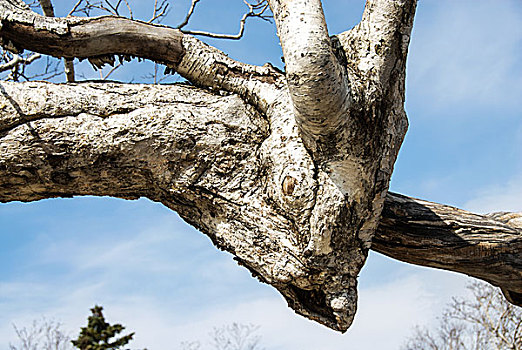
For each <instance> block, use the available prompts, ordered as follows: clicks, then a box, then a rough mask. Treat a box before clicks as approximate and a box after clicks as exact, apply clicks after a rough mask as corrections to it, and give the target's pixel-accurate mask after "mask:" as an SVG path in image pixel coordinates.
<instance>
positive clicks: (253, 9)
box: [178, 0, 271, 40]
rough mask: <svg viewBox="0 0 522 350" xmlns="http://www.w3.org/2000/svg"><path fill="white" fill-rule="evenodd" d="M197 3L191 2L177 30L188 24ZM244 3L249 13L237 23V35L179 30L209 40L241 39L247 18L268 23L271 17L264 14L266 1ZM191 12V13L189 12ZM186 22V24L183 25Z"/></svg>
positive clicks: (258, 0)
mask: <svg viewBox="0 0 522 350" xmlns="http://www.w3.org/2000/svg"><path fill="white" fill-rule="evenodd" d="M197 2H199V0H193V1H192V6H191V8H190V10H189V13H188V14H187V17H186V18H185V21H183V23H182V24H181V25H179V26H178V28H179V29H180V28H182V27H183V26H185V25H186V24H187V23H188V20H189V19H190V17H191V16H192V12H193V11H194V10H193V7H194V6H195V4H196V3H197ZM244 3H245V4H246V5H247V6H248V9H249V11H248V12H247V13H245V14H244V15H243V17H242V18H241V20H240V21H239V32H238V33H237V34H218V33H211V32H206V31H199V30H181V31H182V32H183V33H185V34H191V35H201V36H207V37H210V38H217V39H231V40H239V39H241V38H242V37H243V34H244V32H245V23H246V20H247V18H250V17H257V18H261V19H262V20H265V21H268V22H270V18H271V16H267V15H265V14H264V13H265V12H266V10H268V9H269V6H268V3H267V2H266V0H257V1H256V2H255V3H253V4H251V3H249V2H248V1H247V0H244ZM191 11H192V12H191ZM185 22H187V23H185Z"/></svg>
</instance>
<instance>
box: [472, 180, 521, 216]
mask: <svg viewBox="0 0 522 350" xmlns="http://www.w3.org/2000/svg"><path fill="white" fill-rule="evenodd" d="M464 208H465V209H467V210H470V211H472V212H477V213H491V212H496V211H512V212H522V175H519V176H516V177H515V178H513V179H512V180H510V181H509V182H507V183H505V184H497V185H492V186H490V187H488V188H485V189H483V190H480V191H478V192H477V194H476V196H475V197H474V198H473V199H471V200H469V201H468V202H466V204H465V205H464Z"/></svg>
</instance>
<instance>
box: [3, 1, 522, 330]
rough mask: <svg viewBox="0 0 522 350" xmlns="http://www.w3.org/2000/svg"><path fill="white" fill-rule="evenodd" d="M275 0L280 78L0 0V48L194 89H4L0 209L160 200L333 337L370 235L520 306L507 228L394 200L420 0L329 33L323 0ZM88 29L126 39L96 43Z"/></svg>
mask: <svg viewBox="0 0 522 350" xmlns="http://www.w3.org/2000/svg"><path fill="white" fill-rule="evenodd" d="M270 4H271V7H272V9H273V11H274V14H275V19H276V24H277V27H278V32H279V35H280V36H281V41H282V44H283V48H284V53H285V60H287V65H288V71H287V72H286V75H284V74H282V73H281V72H278V71H276V70H275V69H273V68H272V67H271V66H269V65H267V66H263V67H257V66H251V65H246V64H243V63H241V62H237V61H234V60H232V59H230V58H228V57H227V56H226V55H225V54H223V53H222V52H220V51H218V50H216V49H214V48H212V47H210V46H207V45H205V44H203V43H201V42H200V41H199V40H197V39H195V38H193V37H191V36H188V35H184V34H182V33H181V32H179V31H177V30H175V29H171V28H167V27H159V26H153V25H150V24H144V23H141V22H136V21H131V20H127V19H122V18H113V17H102V18H87V19H79V18H72V17H71V18H66V19H59V18H46V17H42V16H38V15H36V14H34V13H32V12H30V11H29V10H28V9H27V8H25V7H24V6H23V5H21V4H20V3H18V0H0V18H1V19H2V28H1V30H0V37H1V38H2V39H3V41H4V43H7V45H8V46H9V47H12V48H15V49H16V48H27V49H31V50H35V51H39V52H41V53H47V54H52V55H54V56H63V57H68V58H72V57H78V58H87V59H90V60H93V62H98V63H103V62H106V61H110V60H111V57H113V55H118V54H124V55H128V54H131V55H134V56H139V57H144V58H150V59H153V60H155V61H159V62H164V63H165V64H167V65H169V67H171V68H173V69H175V70H176V71H177V72H179V73H180V74H181V75H183V76H184V77H185V78H187V79H188V80H189V81H190V82H192V83H193V84H194V85H196V86H197V87H195V86H188V85H174V86H148V85H126V84H115V83H106V84H102V83H77V84H65V85H56V84H49V83H24V84H20V83H2V84H1V85H0V201H2V202H9V201H15V200H19V201H34V200H39V199H43V198H51V197H71V196H75V195H99V196H106V195H108V196H113V197H119V198H127V199H134V198H139V197H147V198H150V199H151V200H154V201H158V202H161V203H163V204H164V205H166V206H168V207H169V208H171V209H173V210H175V211H177V212H178V213H179V214H180V215H181V217H183V218H184V219H185V220H186V221H187V222H189V223H190V224H192V225H194V226H195V227H197V228H198V229H200V230H201V231H202V232H203V233H205V234H207V235H208V236H209V237H210V238H211V239H212V240H213V242H214V243H215V244H216V246H218V247H219V248H221V249H225V250H227V251H229V252H231V253H232V254H234V256H235V258H236V260H237V261H238V262H239V263H240V264H241V265H244V266H245V267H247V268H248V269H249V270H250V271H251V272H252V274H253V275H255V276H256V277H258V278H259V279H260V280H261V281H263V282H266V283H269V284H271V285H272V286H274V287H275V288H277V289H278V290H279V291H280V292H281V293H282V294H283V295H284V296H285V298H286V299H287V301H288V303H289V305H290V307H292V308H293V309H294V310H295V311H296V312H298V313H300V314H302V315H304V316H306V317H308V318H310V319H313V320H316V321H318V322H321V323H323V324H325V325H327V326H328V327H331V328H333V329H336V330H340V331H345V330H346V329H347V328H348V327H349V326H350V324H351V322H352V320H353V316H354V314H355V309H356V299H357V296H356V284H357V275H358V273H359V271H360V269H361V268H362V266H363V264H364V262H365V259H366V256H367V252H368V249H369V248H370V246H371V245H372V240H373V242H374V245H373V247H374V249H376V250H377V251H381V252H383V253H385V254H388V255H390V256H392V257H394V258H396V259H399V260H404V261H408V262H411V263H416V264H422V265H426V266H433V267H438V268H445V269H449V270H453V271H459V272H463V273H467V274H470V275H473V276H476V277H479V278H482V279H484V280H487V281H489V282H491V283H493V284H495V285H499V286H501V287H502V288H503V289H504V290H505V291H506V296H507V297H508V298H509V299H510V300H511V301H512V302H514V303H518V304H519V305H520V303H521V301H520V299H519V294H520V293H522V286H521V285H520V281H521V278H520V277H521V275H520V273H521V272H520V271H521V264H520V261H521V258H520V253H519V252H520V248H519V247H520V236H521V232H520V227H519V226H517V225H514V224H513V222H514V221H513V222H512V221H505V220H504V219H505V216H498V215H497V216H491V217H482V216H477V215H474V214H470V213H466V212H462V211H459V210H457V209H454V208H449V207H445V206H441V205H436V204H430V203H427V202H419V201H417V200H413V199H406V198H404V197H401V196H398V195H387V189H388V183H389V179H390V176H391V173H392V171H393V164H394V162H395V158H396V155H397V152H398V150H399V147H400V144H401V142H402V139H403V137H404V134H405V132H406V128H407V119H406V114H405V112H404V107H403V105H404V78H405V77H404V75H405V62H406V53H407V44H408V42H409V33H410V31H411V27H412V23H413V16H414V12H415V1H414V0H403V1H394V0H374V1H368V2H367V8H366V10H365V14H364V16H363V20H362V21H361V23H360V24H359V25H358V26H356V27H355V28H354V29H352V30H351V31H348V32H345V33H341V34H340V35H338V36H337V37H333V38H332V39H330V38H329V37H328V32H327V30H326V25H325V23H324V16H323V14H322V10H321V6H320V5H321V4H320V2H319V1H318V0H310V1H305V0H299V1H283V0H279V1H277V0H273V1H270ZM296 6H301V7H302V11H303V12H302V13H301V12H300V10H299V8H298V7H296ZM299 16H304V17H303V23H304V24H303V26H304V28H301V29H300V30H299V33H300V34H299V35H303V36H306V37H307V40H309V41H308V43H309V46H310V49H309V50H307V51H306V55H304V56H303V57H301V55H298V54H297V53H298V52H299V51H302V50H304V49H305V48H304V47H303V45H302V43H301V42H300V40H299V38H294V37H292V34H291V29H292V28H295V26H296V23H298V22H300V19H299V18H300V17H299ZM114 24H117V25H118V26H119V27H117V28H119V29H120V31H119V32H115V31H114V29H113V25H114ZM121 28H123V30H122V29H121ZM151 33H153V34H151ZM95 35H97V37H98V38H100V37H101V38H102V39H103V38H104V37H107V38H108V37H109V36H113V35H116V36H117V37H118V38H119V39H120V41H114V42H111V43H109V42H108V41H103V40H102V45H94V44H93V42H94V41H93V40H94V39H93V37H94V36H95ZM22 39H23V40H22ZM130 41H132V44H128V43H129V42H130ZM122 43H123V44H124V45H122ZM127 44H128V45H127ZM368 48H369V49H368ZM308 54H309V55H308ZM96 60H97V61H96ZM314 62H315V63H316V64H318V63H317V62H319V64H320V66H321V67H324V70H322V69H317V67H314ZM323 74H324V76H323ZM324 77H328V79H324ZM329 79H331V82H335V84H339V85H337V86H333V85H332V84H331V83H330V80H329ZM314 94H318V95H321V94H323V95H325V96H329V97H330V99H326V100H324V101H323V100H320V101H318V100H317V99H315V98H311V96H315V95H314ZM335 101H337V102H335ZM329 106H330V107H332V110H331V111H330V110H329V108H328V107H329ZM318 118H319V119H318ZM385 199H386V207H385V210H384V212H382V209H383V207H384V205H385ZM381 212H382V215H383V216H382V219H381ZM513 217H515V216H513ZM517 217H518V216H517ZM470 218H473V220H471V219H470ZM517 220H518V219H517ZM515 221H516V220H515ZM374 235H376V236H375V237H374ZM477 240H478V241H477ZM455 242H458V244H460V245H459V246H458V247H459V249H455V245H454V244H455ZM477 242H480V243H477ZM495 242H500V243H499V244H494V243H495ZM484 247H487V249H488V250H487V253H484V251H486V250H485V248H484ZM461 248H462V249H461ZM426 251H429V252H430V253H431V254H432V255H431V257H429V254H425V253H424V252H426ZM419 252H420V253H419ZM434 260H436V261H437V264H434V263H433V261H434ZM492 267H494V268H495V271H496V272H497V271H498V272H499V273H497V276H494V274H492V272H491V269H492ZM517 298H518V299H517Z"/></svg>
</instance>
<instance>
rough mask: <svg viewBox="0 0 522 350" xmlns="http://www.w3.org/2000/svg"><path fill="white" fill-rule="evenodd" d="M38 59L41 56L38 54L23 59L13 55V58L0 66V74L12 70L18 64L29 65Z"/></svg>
mask: <svg viewBox="0 0 522 350" xmlns="http://www.w3.org/2000/svg"><path fill="white" fill-rule="evenodd" d="M40 57H42V56H41V55H40V54H38V53H33V54H32V55H31V56H29V57H28V58H24V57H22V56H19V55H16V54H15V55H13V58H12V59H11V60H10V61H9V62H7V63H4V64H0V72H4V71H6V70H9V69H13V68H15V67H16V66H17V65H19V64H24V65H28V64H31V63H32V62H34V61H35V60H37V59H39V58H40Z"/></svg>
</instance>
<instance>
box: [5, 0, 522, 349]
mask: <svg viewBox="0 0 522 350" xmlns="http://www.w3.org/2000/svg"><path fill="white" fill-rule="evenodd" d="M150 3H151V2H148V1H136V4H137V5H138V8H143V9H147V8H148V7H149V6H150ZM224 3H226V4H227V6H223V4H224ZM324 3H325V4H324V7H325V13H326V16H327V21H328V25H329V29H330V32H331V33H332V34H334V33H337V32H339V31H342V30H345V29H349V28H350V27H352V26H353V25H354V24H355V23H356V22H357V20H358V19H359V18H360V16H361V12H362V8H363V5H364V1H362V0H357V1H356V0H329V1H325V2H324ZM71 4H72V2H69V1H65V0H61V1H57V0H56V1H55V5H56V7H57V12H58V14H65V13H66V10H65V9H66V8H69V7H71V6H72V5H71ZM185 6H186V4H185V3H184V2H182V1H179V2H175V4H174V7H173V9H172V12H171V16H170V17H169V19H168V20H169V22H168V23H176V22H179V18H180V17H181V16H182V13H183V11H184V10H185ZM197 11H198V12H197V13H196V14H197V16H196V17H194V21H193V22H191V27H192V28H194V29H207V30H215V31H226V32H234V31H236V30H237V18H239V17H240V16H241V11H242V7H241V1H239V0H226V1H217V0H202V1H201V2H200V6H199V7H198V10H197ZM138 12H139V9H138V10H135V13H138ZM146 17H147V15H145V14H144V15H143V17H142V18H146ZM214 18H219V19H220V20H219V21H216V20H214ZM211 43H212V44H214V45H216V46H218V47H220V48H222V49H223V50H225V51H226V52H228V53H229V54H230V56H232V57H234V58H237V59H240V60H243V61H246V62H249V63H254V64H263V63H265V62H266V61H270V62H272V63H273V64H274V65H281V62H280V56H281V53H280V47H279V46H278V43H277V40H276V37H275V30H274V28H273V26H272V25H270V24H268V23H264V22H260V21H257V22H256V21H252V22H250V23H249V26H248V27H247V32H246V35H245V38H244V39H243V40H241V41H238V42H230V41H211ZM521 56H522V3H521V2H520V1H517V0H511V1H510V0H502V1H498V0H491V1H485V0H460V1H454V0H421V1H419V6H418V12H417V17H416V20H415V27H414V32H413V38H412V43H411V46H410V56H409V61H408V76H407V103H406V109H407V112H408V116H409V119H410V129H409V131H408V134H407V136H406V140H405V142H404V144H403V147H402V149H401V153H400V155H399V159H398V161H397V163H396V168H395V173H394V176H393V178H392V184H391V190H393V191H396V192H400V193H404V194H407V195H411V196H416V197H421V198H424V199H428V200H432V201H438V202H441V203H446V204H451V205H455V206H458V207H462V208H465V209H470V210H474V211H478V212H488V211H497V210H513V211H522V157H521V156H522V118H521V114H522V102H521V101H522V100H521V96H522V68H521V65H520V62H521V61H522V57H521ZM151 66H152V64H150V63H139V64H138V63H133V64H129V65H127V66H124V67H123V69H121V70H120V71H118V72H117V73H116V74H115V75H114V76H113V78H114V79H120V80H129V79H132V78H134V81H144V80H146V79H143V78H141V77H142V76H143V75H145V74H146V72H145V70H146V69H148V68H150V67H151ZM78 70H79V71H83V72H85V74H88V72H89V70H90V68H89V66H88V65H87V64H86V63H82V64H81V65H80V66H79V67H78ZM94 76H95V75H94ZM0 234H1V235H0V243H1V244H0V252H1V254H0V263H1V264H0V310H1V311H2V312H1V313H0V348H2V349H4V348H7V346H8V343H9V342H10V341H14V332H13V330H12V327H11V324H12V323H16V324H17V325H19V326H23V325H28V324H30V322H31V321H32V320H33V319H37V318H39V317H41V316H46V317H48V318H54V319H56V320H59V321H61V322H63V323H64V325H65V326H64V328H65V329H66V330H67V331H69V332H70V333H71V335H76V334H77V331H78V330H79V327H80V326H82V325H83V324H84V323H85V320H86V317H87V316H88V313H89V308H90V307H92V306H93V305H94V304H95V303H98V304H101V305H103V306H104V307H105V309H106V316H107V318H108V319H109V320H110V321H113V322H121V323H123V324H124V325H126V326H127V327H128V328H129V329H130V330H133V331H135V332H136V340H135V341H134V342H133V347H134V348H140V347H141V348H143V347H147V348H148V349H150V350H156V349H177V345H178V344H179V342H181V341H190V340H197V339H199V340H202V342H203V343H204V342H205V339H206V337H207V334H208V332H209V331H210V330H211V329H212V327H213V326H219V325H222V324H227V323H230V322H233V321H238V322H245V323H253V324H258V325H260V331H259V333H260V335H262V337H263V344H264V345H265V347H266V348H267V349H281V350H282V349H285V350H289V349H299V350H308V349H310V350H312V349H314V350H323V349H324V350H326V349H328V350H341V349H397V348H398V347H399V346H400V344H402V343H403V341H404V339H405V337H406V336H407V335H408V334H409V332H410V329H411V327H412V326H413V325H415V324H430V323H434V322H435V321H436V320H435V317H436V315H437V314H438V313H439V312H440V310H441V308H442V307H443V305H444V304H445V303H446V302H448V301H449V299H450V296H452V295H456V294H463V293H465V290H464V286H465V284H466V283H467V282H468V279H467V278H465V277H464V276H461V275H458V274H454V273H449V272H444V271H437V270H433V269H427V268H420V267H414V266H410V265H406V264H402V263H399V262H396V261H393V260H390V259H388V258H385V257H383V256H380V255H378V254H373V253H372V254H371V255H370V258H369V259H368V263H367V265H366V266H365V268H364V269H363V271H362V272H361V274H360V286H359V294H360V300H359V311H358V314H357V316H356V319H355V322H354V325H353V326H352V328H351V329H350V330H349V331H348V332H347V333H346V334H344V335H340V334H337V333H335V332H333V331H331V330H329V329H327V328H325V327H323V326H321V325H319V324H316V323H313V322H310V321H308V320H306V319H304V318H302V317H300V316H297V315H295V314H293V312H292V311H291V310H290V309H289V308H288V307H287V306H286V303H285V302H284V301H283V299H282V298H281V297H280V296H279V295H278V294H277V293H276V292H275V290H273V289H272V288H271V287H269V286H267V285H264V284H261V283H259V282H258V281H257V280H255V279H253V278H252V277H251V276H250V274H249V273H248V271H247V270H245V269H243V268H240V267H238V266H237V265H236V263H235V262H234V261H233V260H232V258H231V256H230V255H229V254H227V253H224V252H220V251H218V250H217V249H215V248H214V247H213V246H212V244H211V242H210V240H209V239H208V238H206V237H205V236H204V235H202V234H201V233H199V232H197V231H196V230H194V229H193V228H191V227H190V226H188V225H187V224H185V223H183V222H182V221H181V220H180V219H179V218H178V217H177V216H176V214H174V213H172V212H171V211H169V210H168V209H166V208H164V207H162V206H161V205H159V204H157V203H152V202H150V201H148V200H145V199H141V200H138V201H123V200H116V199H109V198H75V199H65V200H44V201H40V202H36V203H30V204H22V203H10V204H2V205H0Z"/></svg>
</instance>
